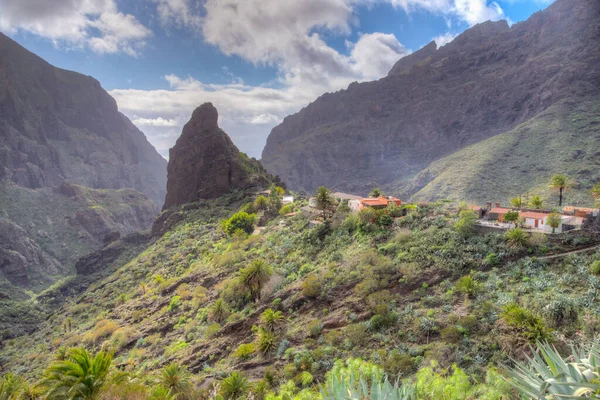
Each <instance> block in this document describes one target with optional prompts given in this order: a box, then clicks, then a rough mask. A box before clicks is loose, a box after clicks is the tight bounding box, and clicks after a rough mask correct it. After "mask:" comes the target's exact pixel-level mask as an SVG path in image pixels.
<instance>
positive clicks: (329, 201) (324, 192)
mask: <svg viewBox="0 0 600 400" xmlns="http://www.w3.org/2000/svg"><path fill="white" fill-rule="evenodd" d="M315 197H316V200H317V208H318V209H319V210H321V211H323V218H325V212H326V211H327V209H328V208H330V207H331V206H332V205H333V197H332V196H331V192H330V191H329V189H327V188H326V187H325V186H321V187H319V188H318V189H317V193H316V195H315Z"/></svg>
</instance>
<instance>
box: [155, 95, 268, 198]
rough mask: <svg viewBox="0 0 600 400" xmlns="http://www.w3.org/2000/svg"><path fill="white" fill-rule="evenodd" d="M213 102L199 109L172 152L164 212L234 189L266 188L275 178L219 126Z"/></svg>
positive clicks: (184, 128)
mask: <svg viewBox="0 0 600 400" xmlns="http://www.w3.org/2000/svg"><path fill="white" fill-rule="evenodd" d="M218 119H219V114H218V112H217V109H216V108H215V107H214V106H213V105H212V104H211V103H205V104H203V105H201V106H200V107H198V108H196V110H194V112H193V114H192V118H191V119H190V121H189V122H188V123H187V124H185V126H184V127H183V132H182V133H181V136H180V137H179V139H177V143H175V146H174V147H173V148H171V150H170V151H169V165H168V181H167V196H166V198H165V204H164V209H167V208H170V207H173V206H177V205H180V204H185V203H191V202H195V201H198V200H202V199H215V198H217V197H220V196H222V195H224V194H226V193H229V192H231V191H233V190H235V189H239V190H251V189H252V190H257V189H260V188H262V189H265V188H266V187H268V186H269V185H270V184H271V183H272V182H275V181H276V178H275V177H273V176H271V175H269V174H268V173H267V172H266V171H265V170H264V168H263V167H262V165H261V164H260V162H258V161H257V160H255V159H250V158H248V156H247V155H246V154H244V153H241V152H240V151H239V150H238V148H237V147H236V146H235V145H234V144H233V142H232V141H231V139H230V138H229V136H227V134H226V133H225V132H223V130H221V129H220V128H219V125H218V123H217V122H218Z"/></svg>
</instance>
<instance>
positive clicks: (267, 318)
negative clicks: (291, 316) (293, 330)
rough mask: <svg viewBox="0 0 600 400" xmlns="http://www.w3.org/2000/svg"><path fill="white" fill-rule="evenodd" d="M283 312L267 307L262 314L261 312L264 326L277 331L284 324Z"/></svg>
mask: <svg viewBox="0 0 600 400" xmlns="http://www.w3.org/2000/svg"><path fill="white" fill-rule="evenodd" d="M283 319H284V317H283V313H282V312H281V311H273V309H271V308H267V309H266V310H265V311H264V312H263V313H262V314H260V321H261V322H262V323H263V325H264V327H265V328H266V329H267V330H269V331H271V332H275V331H276V330H277V329H278V328H279V327H280V326H281V325H282V324H283Z"/></svg>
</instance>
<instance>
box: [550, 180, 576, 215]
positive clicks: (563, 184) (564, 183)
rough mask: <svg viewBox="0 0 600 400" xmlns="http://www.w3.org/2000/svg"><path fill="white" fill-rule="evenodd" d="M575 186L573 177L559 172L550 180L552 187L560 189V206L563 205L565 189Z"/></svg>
mask: <svg viewBox="0 0 600 400" xmlns="http://www.w3.org/2000/svg"><path fill="white" fill-rule="evenodd" d="M572 186H573V182H571V179H570V178H569V177H568V176H567V175H564V174H557V175H554V176H553V177H552V179H551V180H550V187H551V188H552V189H556V190H558V206H559V207H562V202H563V193H564V191H565V190H568V189H570V188H571V187H572Z"/></svg>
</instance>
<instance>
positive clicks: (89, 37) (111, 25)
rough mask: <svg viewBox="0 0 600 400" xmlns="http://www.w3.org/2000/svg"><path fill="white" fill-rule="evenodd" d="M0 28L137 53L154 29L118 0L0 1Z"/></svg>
mask: <svg viewBox="0 0 600 400" xmlns="http://www.w3.org/2000/svg"><path fill="white" fill-rule="evenodd" d="M0 30H3V31H6V32H16V31H26V32H30V33H33V34H35V35H38V36H41V37H43V38H46V39H50V40H52V41H53V43H54V44H55V45H62V44H65V45H68V46H76V47H83V46H85V45H88V46H89V47H90V49H92V50H93V51H95V52H98V53H117V52H124V53H126V54H129V55H132V56H136V55H138V54H139V51H140V50H141V48H142V47H143V46H144V45H145V44H146V41H145V40H146V39H147V38H148V37H150V36H151V35H152V32H151V31H150V30H149V29H148V28H146V27H145V26H144V25H142V24H141V23H140V22H139V21H138V20H137V19H136V17H134V16H133V15H130V14H123V13H122V12H120V11H119V10H118V8H117V4H116V2H115V0H52V1H48V0H0Z"/></svg>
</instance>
